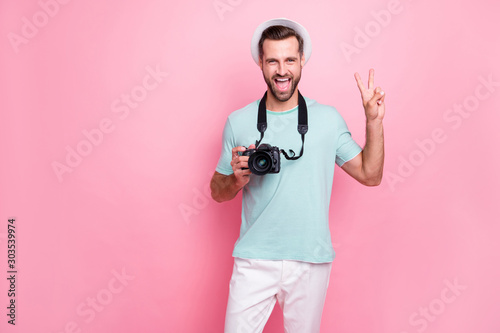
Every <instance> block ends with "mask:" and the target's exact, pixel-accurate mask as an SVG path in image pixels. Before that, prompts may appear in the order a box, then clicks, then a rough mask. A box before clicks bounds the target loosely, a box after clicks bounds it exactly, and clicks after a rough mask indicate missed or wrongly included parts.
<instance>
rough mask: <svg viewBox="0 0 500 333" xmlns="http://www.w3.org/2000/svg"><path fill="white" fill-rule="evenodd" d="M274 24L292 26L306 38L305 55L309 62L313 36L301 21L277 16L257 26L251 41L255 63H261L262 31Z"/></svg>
mask: <svg viewBox="0 0 500 333" xmlns="http://www.w3.org/2000/svg"><path fill="white" fill-rule="evenodd" d="M273 25H284V26H285V27H288V28H292V29H293V30H295V31H296V32H297V33H298V34H299V35H300V36H301V37H302V39H303V40H304V56H305V58H306V63H307V60H309V58H310V57H311V52H312V47H311V37H309V33H308V32H307V30H306V28H304V27H303V26H302V25H300V24H299V23H297V22H294V21H292V20H289V19H286V18H277V19H272V20H269V21H266V22H264V23H261V24H260V25H259V26H258V27H257V29H255V32H254V33H253V37H252V43H251V51H252V57H253V60H254V61H255V63H256V64H257V65H258V64H259V40H260V37H261V36H262V32H264V30H266V29H267V28H268V27H270V26H273Z"/></svg>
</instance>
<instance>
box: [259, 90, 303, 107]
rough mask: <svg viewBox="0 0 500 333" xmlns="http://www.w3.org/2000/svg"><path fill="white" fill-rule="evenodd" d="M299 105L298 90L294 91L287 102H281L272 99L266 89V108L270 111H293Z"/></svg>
mask: <svg viewBox="0 0 500 333" xmlns="http://www.w3.org/2000/svg"><path fill="white" fill-rule="evenodd" d="M298 104H299V89H298V88H297V89H295V91H294V93H293V95H292V97H290V99H289V100H288V101H285V102H282V101H280V100H278V99H276V98H275V97H274V95H273V94H272V92H271V91H270V89H269V88H268V89H267V98H266V108H267V109H268V110H270V111H275V112H282V111H287V110H290V109H293V108H294V107H296V106H297V105H298Z"/></svg>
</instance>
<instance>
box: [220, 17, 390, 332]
mask: <svg viewBox="0 0 500 333" xmlns="http://www.w3.org/2000/svg"><path fill="white" fill-rule="evenodd" d="M252 54H253V57H254V60H255V61H256V63H258V65H259V67H260V69H261V70H262V74H263V76H264V80H265V82H266V83H267V93H266V95H265V96H264V97H263V98H262V99H261V100H258V101H256V102H253V103H251V104H249V105H247V106H246V107H244V108H242V109H240V110H237V111H235V112H233V113H231V114H230V115H229V116H228V118H227V121H226V125H225V127H224V133H223V147H222V153H221V157H220V159H219V162H218V164H217V167H216V172H215V174H214V175H213V178H212V181H211V190H212V197H213V199H214V200H216V201H217V202H223V201H227V200H231V199H233V198H234V197H235V196H236V194H237V193H238V192H239V191H240V190H242V191H243V202H242V224H241V229H240V236H239V238H238V240H237V242H236V244H235V247H234V251H233V257H234V266H233V274H232V277H231V282H230V292H229V300H228V304H227V310H226V323H225V332H227V333H236V332H252V333H253V332H262V330H263V328H264V326H265V324H266V322H267V320H268V318H269V315H270V314H271V312H272V309H273V307H274V304H275V302H276V301H278V302H279V304H280V306H281V308H282V309H283V316H284V326H285V331H286V332H289V333H313V332H319V328H320V323H321V314H322V310H323V305H324V301H325V297H326V290H327V287H328V282H329V277H330V270H331V265H332V261H333V259H334V256H335V252H334V250H333V248H332V243H331V238H330V230H329V224H328V211H329V204H330V196H331V188H332V182H333V173H334V164H335V163H336V164H337V165H339V166H340V167H341V168H342V169H343V170H344V171H345V172H347V173H348V174H349V175H350V176H352V177H353V178H355V179H356V180H358V181H359V182H360V183H362V184H364V185H367V186H376V185H379V184H380V182H381V179H382V169H383V161H384V143H383V127H382V119H383V118H384V113H385V105H384V98H385V94H384V92H383V91H382V90H381V88H380V87H377V88H374V83H373V81H374V71H373V69H370V71H369V78H368V87H367V88H365V86H364V85H363V83H362V82H361V77H360V75H359V74H358V73H355V79H356V82H357V85H358V88H359V90H360V92H361V97H362V102H363V107H364V110H365V115H366V143H365V147H364V148H363V149H361V147H360V146H359V145H358V144H357V143H356V142H355V141H354V140H353V139H352V138H351V134H350V132H349V130H348V128H347V125H346V123H345V122H344V120H343V118H342V117H341V115H340V114H339V113H338V112H337V110H336V109H335V108H333V107H331V106H327V105H322V104H319V103H317V102H316V101H314V100H312V99H309V98H306V97H302V95H301V94H300V93H299V90H298V83H299V81H300V77H301V72H302V67H303V66H304V65H305V63H306V62H307V60H308V59H309V57H310V55H311V41H310V38H309V34H308V33H307V31H306V30H305V28H304V27H302V26H301V25H300V24H298V23H296V22H293V21H291V20H287V19H274V20H270V21H267V22H264V23H262V24H261V25H260V26H259V27H258V28H257V29H256V31H255V33H254V37H253V39H252ZM324 84H328V80H326V81H325V82H324ZM302 98H303V100H304V101H305V104H306V106H307V107H306V108H305V109H307V117H308V130H307V132H306V133H305V135H303V136H301V134H299V132H298V131H297V125H296V124H297V118H298V113H300V112H301V111H300V103H299V101H300V100H301V99H302ZM261 101H262V102H263V103H264V101H265V107H266V111H265V113H266V116H267V124H268V126H267V130H266V131H265V136H264V142H266V143H269V144H270V145H271V146H276V147H280V148H291V147H293V148H295V149H297V148H298V147H300V146H301V145H302V144H304V142H305V144H304V145H303V148H302V149H301V156H300V157H299V158H297V159H281V166H280V168H281V170H280V171H279V172H277V173H268V174H265V175H256V174H252V172H251V171H250V169H249V165H248V160H249V157H248V156H243V155H241V153H242V152H244V151H245V150H246V148H245V146H247V145H248V144H249V143H251V142H252V140H255V139H258V138H259V135H260V134H259V131H257V130H256V126H255V125H256V123H257V114H258V109H259V104H260V102H261ZM304 138H305V140H304ZM261 139H262V137H261ZM301 139H302V140H301ZM248 148H255V145H253V144H252V145H250V146H249V147H248ZM302 150H303V154H302Z"/></svg>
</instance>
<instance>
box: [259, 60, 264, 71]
mask: <svg viewBox="0 0 500 333" xmlns="http://www.w3.org/2000/svg"><path fill="white" fill-rule="evenodd" d="M259 67H260V70H261V71H262V70H263V69H262V57H259Z"/></svg>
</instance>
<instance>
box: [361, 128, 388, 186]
mask: <svg viewBox="0 0 500 333" xmlns="http://www.w3.org/2000/svg"><path fill="white" fill-rule="evenodd" d="M362 155H363V159H362V161H363V162H362V169H363V174H364V176H365V177H364V178H365V180H366V182H367V184H368V185H379V184H380V182H381V181H382V174H383V169H384V128H383V125H382V120H381V119H375V120H367V122H366V143H365V147H364V149H363V152H362Z"/></svg>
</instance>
